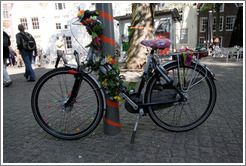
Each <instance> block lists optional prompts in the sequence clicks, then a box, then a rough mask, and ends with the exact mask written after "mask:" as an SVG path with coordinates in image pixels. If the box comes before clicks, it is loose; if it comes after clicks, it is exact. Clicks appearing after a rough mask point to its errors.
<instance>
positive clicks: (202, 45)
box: [198, 37, 206, 48]
mask: <svg viewBox="0 0 246 166" xmlns="http://www.w3.org/2000/svg"><path fill="white" fill-rule="evenodd" d="M201 39H203V43H202V44H201V42H200V41H201ZM205 41H206V38H205V37H199V43H198V44H199V46H201V48H206V45H205V43H204V42H205Z"/></svg>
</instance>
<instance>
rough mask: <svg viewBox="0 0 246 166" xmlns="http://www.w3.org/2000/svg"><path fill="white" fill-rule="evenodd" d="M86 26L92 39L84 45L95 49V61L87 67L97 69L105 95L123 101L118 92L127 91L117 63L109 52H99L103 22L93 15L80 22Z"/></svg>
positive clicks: (81, 13)
mask: <svg viewBox="0 0 246 166" xmlns="http://www.w3.org/2000/svg"><path fill="white" fill-rule="evenodd" d="M83 14H84V11H80V12H79V13H78V18H80V19H81V20H82V18H83ZM81 23H82V24H83V25H84V26H86V29H87V32H88V33H89V34H90V35H91V36H92V41H91V43H90V44H89V45H87V46H86V47H93V48H94V50H96V57H95V58H94V60H95V61H90V62H88V63H87V66H88V67H91V69H92V70H93V71H98V81H99V82H100V83H101V85H102V87H103V88H104V89H105V92H106V95H107V97H111V98H113V99H114V100H115V101H123V100H122V99H121V98H120V96H119V93H120V92H122V91H123V92H128V89H127V88H126V86H125V83H124V76H122V75H120V69H119V65H118V63H117V62H116V59H115V58H112V57H111V56H110V55H109V54H107V53H106V54H105V55H103V54H102V53H101V47H102V46H101V39H100V35H101V34H102V30H103V24H102V23H101V22H100V21H98V20H97V19H96V17H95V16H93V17H90V18H85V19H84V20H83V21H82V22H81Z"/></svg>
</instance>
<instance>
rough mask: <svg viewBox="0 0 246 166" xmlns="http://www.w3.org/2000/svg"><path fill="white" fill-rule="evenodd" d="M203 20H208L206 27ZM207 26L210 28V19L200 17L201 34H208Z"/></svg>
mask: <svg viewBox="0 0 246 166" xmlns="http://www.w3.org/2000/svg"><path fill="white" fill-rule="evenodd" d="M203 20H207V24H206V25H203V24H202V23H204V22H203ZM204 26H205V28H204ZM207 26H208V17H200V25H199V29H200V32H206V27H207ZM203 28H204V30H203Z"/></svg>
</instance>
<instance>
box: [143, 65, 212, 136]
mask: <svg viewBox="0 0 246 166" xmlns="http://www.w3.org/2000/svg"><path fill="white" fill-rule="evenodd" d="M165 69H166V70H167V71H168V73H169V74H168V76H169V77H170V78H171V79H172V80H173V81H174V84H176V85H177V86H178V87H179V88H180V86H181V85H180V80H182V81H183V82H184V83H185V85H183V86H185V87H187V86H188V85H189V83H190V81H191V77H192V74H193V72H194V79H193V81H192V85H195V86H194V87H192V88H191V89H190V90H189V91H188V92H187V93H185V92H182V93H183V94H184V95H185V96H186V97H187V101H181V102H176V103H172V104H165V105H162V106H149V107H148V112H149V115H150V117H151V119H152V120H153V121H154V122H155V123H156V124H157V125H158V126H160V127H162V128H164V129H167V130H170V131H187V130H191V129H193V128H195V127H197V126H199V125H201V124H202V123H203V122H204V121H205V120H206V119H207V118H208V117H209V115H210V114H211V112H212V110H213V108H214V105H215V101H216V87H215V83H214V80H213V79H212V78H211V77H209V75H208V76H207V77H205V75H206V71H205V69H204V68H202V67H201V66H199V65H198V66H197V68H196V69H195V64H194V63H192V64H191V65H183V66H180V73H179V72H178V64H177V63H171V64H170V65H168V66H165ZM178 75H179V76H178ZM180 76H181V77H180ZM204 77H205V79H202V78H204ZM200 80H201V81H200ZM199 81H200V82H199ZM178 98H180V96H179V94H178V93H177V91H176V90H175V88H174V87H173V86H170V85H167V84H166V82H165V80H164V79H163V78H162V77H152V78H151V80H150V81H149V83H148V85H147V88H146V93H145V103H157V102H168V101H174V100H177V99H178Z"/></svg>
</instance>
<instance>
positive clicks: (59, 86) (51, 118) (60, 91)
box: [31, 67, 104, 140]
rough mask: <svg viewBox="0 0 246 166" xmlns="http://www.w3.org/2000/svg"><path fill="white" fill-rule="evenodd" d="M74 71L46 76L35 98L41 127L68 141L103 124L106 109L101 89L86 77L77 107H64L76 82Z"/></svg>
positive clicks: (35, 111) (84, 75) (59, 69)
mask: <svg viewBox="0 0 246 166" xmlns="http://www.w3.org/2000/svg"><path fill="white" fill-rule="evenodd" d="M71 70H72V69H70V68H65V67H63V68H57V69H54V70H51V71H50V72H48V73H46V74H45V75H43V76H42V77H41V78H40V79H39V81H38V82H37V84H36V85H35V87H34V89H33V92H32V98H31V104H32V112H33V115H34V117H35V119H36V121H37V122H38V124H39V125H40V126H41V127H42V128H43V129H44V130H45V131H46V132H47V133H49V134H51V135H53V136H55V137H57V138H61V139H66V140H71V139H78V138H81V137H84V136H86V135H88V134H89V133H91V132H92V131H93V130H94V129H95V128H96V127H97V125H98V124H99V123H100V121H101V119H102V116H103V108H104V102H103V94H102V92H101V91H100V87H99V86H98V84H96V82H95V81H94V80H93V79H92V78H91V76H89V75H88V74H86V73H85V74H83V75H82V79H83V80H82V83H81V86H80V89H79V92H78V95H77V97H76V99H74V101H75V103H74V104H73V105H72V106H71V107H69V108H68V109H66V110H65V109H64V108H63V107H62V105H63V104H64V103H65V102H66V101H67V100H68V98H69V96H70V95H71V91H72V87H73V84H74V82H75V75H74V72H71ZM69 71H70V72H69Z"/></svg>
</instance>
